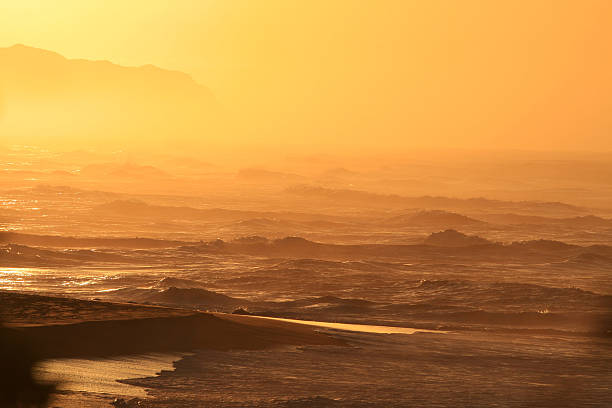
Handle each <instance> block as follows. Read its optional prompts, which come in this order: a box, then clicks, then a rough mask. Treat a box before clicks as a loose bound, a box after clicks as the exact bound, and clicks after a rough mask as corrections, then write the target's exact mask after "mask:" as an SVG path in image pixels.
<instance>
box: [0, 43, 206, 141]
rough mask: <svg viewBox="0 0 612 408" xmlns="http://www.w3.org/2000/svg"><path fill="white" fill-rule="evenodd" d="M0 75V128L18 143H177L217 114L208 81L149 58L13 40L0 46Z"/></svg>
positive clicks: (202, 130) (193, 136)
mask: <svg viewBox="0 0 612 408" xmlns="http://www.w3.org/2000/svg"><path fill="white" fill-rule="evenodd" d="M0 81H2V83H1V87H2V88H3V92H4V118H3V121H2V124H1V125H0V126H2V127H1V129H2V130H1V131H2V133H3V134H6V135H11V136H12V137H13V138H16V139H19V140H20V142H21V143H30V142H35V143H43V144H44V143H47V144H48V143H49V142H51V141H52V142H53V143H54V147H57V146H62V145H67V143H66V142H67V141H71V143H70V146H71V148H74V147H75V146H80V147H82V146H85V145H96V146H106V147H108V146H109V145H111V146H124V145H130V143H133V142H131V141H137V142H138V147H139V148H141V149H148V148H151V147H154V146H160V145H163V146H168V147H177V148H180V147H181V144H182V143H183V142H187V141H191V142H195V141H199V140H201V138H202V136H203V135H206V134H207V133H210V132H211V129H212V128H214V126H215V125H214V121H215V118H216V117H217V116H218V114H217V111H218V107H217V103H216V101H215V99H214V97H213V95H212V93H211V92H210V91H209V90H208V89H207V88H205V87H203V86H201V85H199V84H197V83H196V82H195V81H194V80H193V79H192V78H191V77H190V76H189V75H187V74H184V73H181V72H177V71H169V70H165V69H161V68H157V67H154V66H152V65H145V66H141V67H124V66H120V65H116V64H113V63H110V62H108V61H88V60H83V59H67V58H64V57H63V56H61V55H59V54H57V53H54V52H50V51H46V50H42V49H37V48H32V47H27V46H24V45H15V46H12V47H8V48H0ZM127 135H129V136H130V137H129V138H127V137H126V136H127ZM136 136H137V137H136ZM74 141H77V142H76V143H75V142H74ZM209 142H210V140H209Z"/></svg>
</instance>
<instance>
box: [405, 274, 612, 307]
mask: <svg viewBox="0 0 612 408" xmlns="http://www.w3.org/2000/svg"><path fill="white" fill-rule="evenodd" d="M410 294H411V295H412V296H413V297H415V298H416V299H415V300H421V301H427V303H431V304H436V305H461V306H466V307H487V308H488V309H493V310H495V309H498V310H519V311H538V310H544V309H549V310H558V311H569V310H581V311H592V310H612V295H604V294H598V293H595V292H591V291H587V290H583V289H578V288H572V287H570V288H557V287H549V286H541V285H536V284H527V283H516V282H474V281H468V280H423V281H420V282H418V283H417V284H416V286H415V287H414V288H413V290H412V291H411V293H410Z"/></svg>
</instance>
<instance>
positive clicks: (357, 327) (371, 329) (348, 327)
mask: <svg viewBox="0 0 612 408" xmlns="http://www.w3.org/2000/svg"><path fill="white" fill-rule="evenodd" d="M252 317H256V318H258V319H270V320H278V321H281V322H289V323H298V324H304V325H307V326H316V327H324V328H326V329H334V330H344V331H352V332H361V333H378V334H414V333H419V332H423V333H440V334H445V333H448V332H446V331H443V330H427V329H415V328H411V327H394V326H375V325H370V324H350V323H332V322H317V321H313V320H297V319H283V318H279V317H267V316H252Z"/></svg>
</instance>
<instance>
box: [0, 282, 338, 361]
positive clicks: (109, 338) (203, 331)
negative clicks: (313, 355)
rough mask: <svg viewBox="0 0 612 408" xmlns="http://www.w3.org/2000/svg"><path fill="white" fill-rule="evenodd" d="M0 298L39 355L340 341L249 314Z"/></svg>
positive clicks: (8, 316)
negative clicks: (236, 314)
mask: <svg viewBox="0 0 612 408" xmlns="http://www.w3.org/2000/svg"><path fill="white" fill-rule="evenodd" d="M0 300H1V301H2V306H3V307H2V315H1V317H2V318H3V319H4V320H5V321H7V322H8V323H11V327H12V329H13V330H15V331H16V332H17V333H19V334H20V335H21V336H24V338H25V339H28V340H27V341H28V342H30V343H31V345H32V349H33V350H36V351H37V354H38V356H39V357H40V358H61V357H94V356H97V357H101V356H112V355H122V354H141V353H147V352H159V351H186V350H193V349H214V350H231V349H249V350H254V349H262V348H269V347H275V346H282V345H307V344H311V345H315V344H316V345H324V344H336V345H340V344H343V342H342V341H340V340H337V339H336V338H333V337H330V336H328V335H325V334H321V333H318V332H316V331H315V330H314V329H312V328H309V327H306V326H302V325H299V324H292V323H286V322H277V321H270V320H265V319H256V318H252V317H249V316H234V315H224V314H215V315H213V314H210V313H194V312H188V311H184V310H180V309H169V308H161V307H152V306H141V305H129V304H119V303H108V302H92V301H83V300H76V299H65V298H54V297H46V296H36V295H34V296H30V295H22V294H15V293H9V292H0ZM34 323H35V324H34Z"/></svg>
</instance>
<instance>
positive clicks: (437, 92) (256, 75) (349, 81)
mask: <svg viewBox="0 0 612 408" xmlns="http://www.w3.org/2000/svg"><path fill="white" fill-rule="evenodd" d="M611 41H612V1H609V0H601V1H596V0H580V1H579V0H573V1H563V0H551V1H544V0H511V1H491V0H482V1H469V0H463V1H454V0H447V1H435V0H427V1H409V0H403V1H381V0H371V1H368V0H362V1H358V0H320V1H318V0H308V1H287V0H259V1H257V0H173V1H159V0H87V1H83V0H37V1H36V0H1V1H0V46H9V45H12V44H15V43H23V44H26V45H30V46H34V47H39V48H44V49H49V50H52V51H56V52H58V53H60V54H62V55H65V56H67V57H69V58H88V59H107V60H110V61H112V62H115V63H119V64H123V65H143V64H149V63H151V64H154V65H158V66H161V67H164V68H170V69H177V70H181V71H184V72H187V73H189V74H191V75H192V76H193V77H194V78H195V79H196V80H197V81H198V82H200V83H202V84H204V85H206V86H208V87H209V88H211V89H212V90H213V92H214V93H215V95H216V96H217V98H218V99H219V100H220V101H221V102H222V103H223V104H224V105H225V106H226V107H227V109H228V111H230V112H231V113H232V116H233V117H234V118H236V122H237V123H238V124H239V126H241V127H242V130H243V131H245V132H247V134H248V135H249V137H251V138H252V139H253V140H255V138H257V139H258V140H259V139H261V140H262V143H270V142H271V143H277V144H286V145H291V146H305V145H308V144H313V145H316V146H319V147H320V148H323V149H333V148H336V147H342V148H347V149H348V148H357V149H361V148H370V149H372V148H383V149H387V148H389V149H395V148H398V147H413V146H427V147H438V146H444V147H468V148H471V147H483V148H506V147H508V148H522V149H545V150H548V149H586V150H602V149H603V150H612V114H611V112H612V97H611V95H612V74H611V73H612V52H611V48H610V47H611V46H610V44H611Z"/></svg>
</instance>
